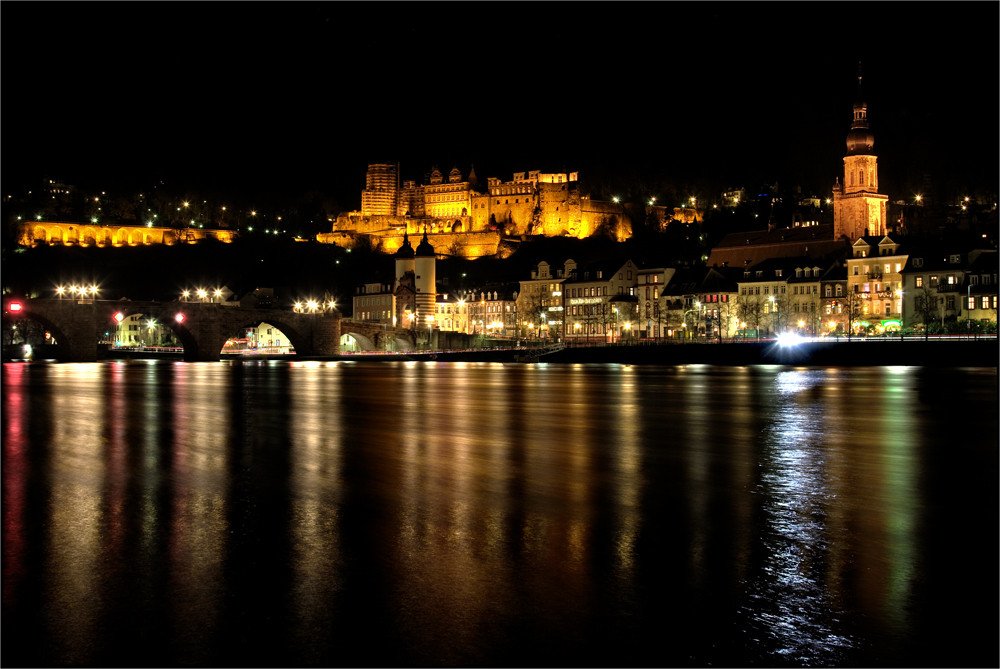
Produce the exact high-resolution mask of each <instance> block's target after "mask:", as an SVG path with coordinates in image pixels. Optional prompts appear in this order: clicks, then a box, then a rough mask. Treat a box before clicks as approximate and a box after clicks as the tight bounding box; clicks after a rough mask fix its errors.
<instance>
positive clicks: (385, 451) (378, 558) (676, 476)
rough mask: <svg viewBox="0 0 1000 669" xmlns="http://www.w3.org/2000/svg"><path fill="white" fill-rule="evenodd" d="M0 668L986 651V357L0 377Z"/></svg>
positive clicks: (989, 526)
mask: <svg viewBox="0 0 1000 669" xmlns="http://www.w3.org/2000/svg"><path fill="white" fill-rule="evenodd" d="M3 372H4V373H3V414H2V417H3V618H2V626H3V627H2V629H3V643H2V646H0V649H2V661H3V665H4V666H19V665H50V666H51V665H56V666H58V665H87V666H154V665H155V666H178V665H199V666H300V665H324V666H345V665H354V666H357V665H378V666H411V665H496V666H511V665H532V666H545V665H559V666H568V665H573V666H588V665H589V666H593V665H600V666H636V665H657V666H707V665H714V666H718V665H727V666H761V665H763V666H804V665H807V666H830V665H839V666H845V665H851V666H858V665H863V666H997V665H998V662H1000V652H998V647H1000V646H998V631H997V630H998V627H1000V616H998V601H1000V600H998V588H1000V579H998V564H1000V563H998V555H1000V554H998V522H1000V518H998V449H997V433H998V418H997V415H998V411H997V373H996V369H995V368H980V369H962V370H941V369H936V370H931V369H927V368H920V367H883V368H829V369H826V368H790V367H780V366H773V367H771V366H758V367H744V368H723V367H709V366H684V367H655V366H648V367H647V366H621V365H552V364H539V365H501V364H489V363H441V362H437V363H434V362H431V363H425V362H414V363H393V362H379V363H355V362H335V363H305V362H302V363H288V362H254V363H234V362H222V363H182V362H165V361H159V362H154V361H132V362H104V363H96V364H45V363H31V364H25V363H11V364H5V365H4V366H3Z"/></svg>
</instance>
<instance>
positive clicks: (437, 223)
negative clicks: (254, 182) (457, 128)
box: [316, 163, 632, 258]
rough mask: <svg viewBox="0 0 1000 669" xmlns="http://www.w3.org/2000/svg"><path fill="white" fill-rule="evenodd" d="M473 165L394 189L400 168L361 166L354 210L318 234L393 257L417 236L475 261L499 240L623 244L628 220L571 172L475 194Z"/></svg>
mask: <svg viewBox="0 0 1000 669" xmlns="http://www.w3.org/2000/svg"><path fill="white" fill-rule="evenodd" d="M477 188H478V180H477V178H476V172H475V168H472V169H471V170H470V171H469V175H468V177H467V178H463V175H462V173H461V171H460V170H458V168H454V169H452V170H451V171H450V172H449V173H448V177H447V179H445V177H444V175H443V173H442V172H441V171H440V170H439V169H437V168H436V167H435V168H434V169H433V170H432V171H431V173H430V175H429V178H428V179H427V183H426V184H423V185H418V184H417V183H416V182H414V181H404V182H402V184H400V180H399V166H398V165H397V164H394V163H377V164H372V165H369V166H368V174H367V177H366V180H365V189H364V190H363V191H362V193H361V211H353V212H346V213H342V214H341V215H340V216H338V217H337V220H336V222H335V223H334V225H333V230H332V231H331V232H329V233H321V234H319V235H317V237H316V238H317V240H318V241H320V242H323V243H333V244H338V245H341V246H350V245H353V244H354V243H356V240H357V238H358V236H367V237H368V239H370V240H371V242H372V244H373V245H374V246H376V247H377V248H379V249H380V250H382V251H384V252H387V253H394V252H395V251H396V250H398V249H399V248H400V247H401V246H402V245H403V241H404V236H406V235H410V234H420V233H424V235H425V237H427V236H428V235H429V236H430V238H431V239H432V240H433V244H434V247H435V248H437V249H438V252H439V254H447V255H461V256H465V257H470V258H471V257H479V256H483V255H495V254H498V253H499V254H501V255H502V252H501V249H500V242H501V239H502V238H503V237H505V236H506V237H518V236H524V235H544V236H548V237H556V236H568V237H576V238H580V239H582V238H584V237H589V236H591V235H593V234H594V233H595V232H597V231H598V230H600V229H602V227H603V228H604V229H609V230H612V231H613V233H614V234H615V235H616V236H617V237H618V238H619V241H622V240H624V239H625V238H627V237H628V236H629V235H630V234H631V227H632V226H631V221H630V220H629V218H628V215H627V214H626V212H625V210H624V208H623V207H622V206H621V205H618V204H616V203H612V202H601V201H596V200H591V199H590V196H589V195H586V194H583V193H581V191H580V185H579V180H578V174H577V173H576V172H569V173H558V172H556V173H549V172H541V171H539V170H534V171H530V172H517V173H515V174H514V175H513V178H512V179H511V180H510V181H502V180H500V179H497V178H490V179H488V180H487V187H486V189H485V191H484V192H480V191H479V190H477Z"/></svg>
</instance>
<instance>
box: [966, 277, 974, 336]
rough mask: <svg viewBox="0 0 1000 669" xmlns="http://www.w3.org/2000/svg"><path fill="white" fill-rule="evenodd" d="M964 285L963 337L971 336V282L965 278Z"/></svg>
mask: <svg viewBox="0 0 1000 669" xmlns="http://www.w3.org/2000/svg"><path fill="white" fill-rule="evenodd" d="M965 280H966V284H965V336H966V337H970V336H972V282H971V281H969V278H968V277H966V278H965Z"/></svg>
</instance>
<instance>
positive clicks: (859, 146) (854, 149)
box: [847, 61, 875, 156]
mask: <svg viewBox="0 0 1000 669" xmlns="http://www.w3.org/2000/svg"><path fill="white" fill-rule="evenodd" d="M874 146H875V137H874V135H872V133H871V130H869V129H868V103H867V102H865V99H864V96H863V95H862V91H861V61H858V94H857V98H856V101H855V103H854V120H853V121H852V122H851V130H850V132H848V133H847V155H849V156H853V155H871V153H872V148H873V147H874Z"/></svg>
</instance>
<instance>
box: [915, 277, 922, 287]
mask: <svg viewBox="0 0 1000 669" xmlns="http://www.w3.org/2000/svg"><path fill="white" fill-rule="evenodd" d="M914 281H915V282H916V286H917V288H923V287H924V277H922V276H918V277H916V278H915V279H914Z"/></svg>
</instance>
